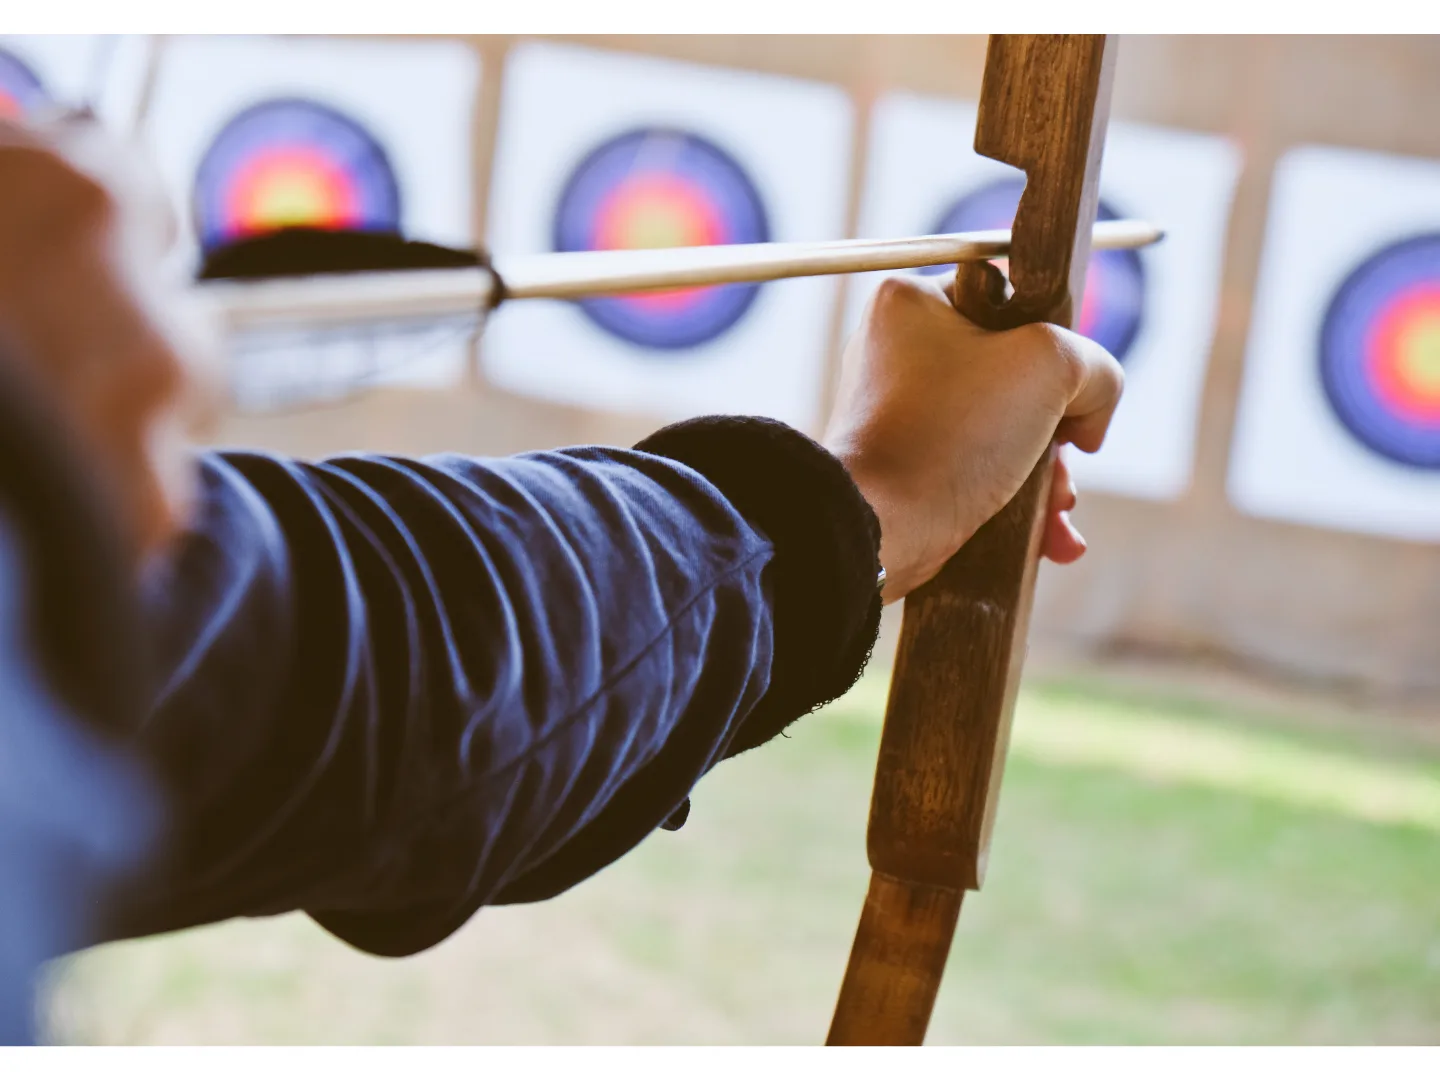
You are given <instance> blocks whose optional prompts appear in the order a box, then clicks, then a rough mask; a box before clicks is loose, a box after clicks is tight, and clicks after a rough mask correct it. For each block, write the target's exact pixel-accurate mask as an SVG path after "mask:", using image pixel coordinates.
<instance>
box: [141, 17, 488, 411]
mask: <svg viewBox="0 0 1440 1080" xmlns="http://www.w3.org/2000/svg"><path fill="white" fill-rule="evenodd" d="M478 86H479V61H478V58H477V57H476V55H475V54H474V52H473V51H472V50H470V49H469V48H468V47H466V46H465V45H463V44H461V43H459V42H454V41H433V40H432V41H418V42H417V41H352V40H326V39H316V38H308V39H294V38H263V37H182V38H177V39H174V40H172V41H170V42H169V43H168V44H167V46H166V48H165V50H164V53H163V54H162V58H161V63H160V67H159V70H158V72H157V77H156V81H155V87H154V92H153V101H152V104H151V107H150V110H149V114H148V115H147V117H146V121H145V129H144V130H145V136H146V139H147V141H148V142H149V144H150V147H151V149H152V151H153V153H154V155H155V158H156V160H157V162H158V164H159V166H160V169H161V172H162V174H163V175H164V177H165V179H166V182H167V183H168V185H169V186H170V188H171V192H172V194H173V197H174V199H175V203H176V206H177V207H178V208H179V209H180V217H181V219H182V220H181V224H182V231H183V236H182V241H181V245H180V248H181V251H180V253H179V255H178V260H179V262H180V264H181V266H180V269H182V270H183V271H184V272H187V273H193V272H194V271H195V270H197V269H198V267H199V265H200V261H201V259H202V258H203V255H204V253H205V252H206V251H208V250H210V249H212V248H214V247H215V246H217V245H219V244H223V243H225V242H227V241H230V240H235V239H239V238H242V237H245V236H253V235H256V234H259V233H264V232H266V231H270V230H274V229H277V228H282V227H285V226H294V225H303V226H309V227H315V228H346V229H365V230H376V231H386V232H399V233H401V234H403V235H404V236H406V237H407V238H411V239H417V240H427V241H431V242H433V243H438V244H445V245H448V246H451V247H472V246H473V245H474V243H475V236H474V228H473V204H474V169H473V156H474V146H473V117H474V109H475V99H476V93H477V90H478ZM360 333H361V331H359V330H357V331H356V335H357V336H356V338H355V340H354V341H353V342H352V344H351V345H350V346H344V345H342V344H341V343H338V342H337V341H335V340H333V339H327V342H326V344H325V346H324V348H323V349H321V348H318V347H316V348H301V347H296V348H295V349H294V350H293V351H292V352H291V353H290V354H289V356H288V363H281V362H279V361H278V360H277V361H276V362H274V363H267V364H264V365H258V366H254V367H252V369H251V370H249V371H246V372H236V373H235V378H236V379H242V378H243V379H245V380H246V381H247V386H249V389H247V390H246V391H245V393H244V395H242V396H244V397H246V398H247V399H248V400H254V401H260V400H265V399H267V398H269V397H274V398H275V399H276V400H280V399H286V398H288V397H289V396H290V389H293V388H290V389H287V385H286V381H287V380H293V381H294V385H295V387H300V386H305V387H311V388H313V387H314V386H315V385H316V380H317V378H319V377H320V375H321V374H322V371H321V369H323V376H324V380H326V381H327V382H328V383H329V384H330V385H332V386H338V387H343V386H344V385H346V384H347V382H348V383H350V384H353V385H354V386H373V385H406V386H429V387H436V386H447V385H451V384H454V383H455V382H457V381H459V380H460V379H461V378H463V376H464V372H465V369H466V367H467V365H468V363H469V357H470V353H471V343H470V341H469V340H468V338H466V337H465V336H463V335H459V336H456V335H452V337H454V338H455V340H453V341H452V342H451V343H450V344H449V345H448V346H447V347H444V348H430V349H426V350H420V351H417V350H416V349H415V347H414V336H413V335H412V334H410V333H406V334H404V335H401V334H398V333H397V334H382V335H379V336H377V334H376V332H373V331H369V330H367V331H365V332H364V333H365V334H366V337H365V338H364V339H363V340H362V339H361V338H360V337H359V336H358V335H359V334H360ZM267 347H269V346H267ZM271 351H272V352H274V350H273V349H271ZM322 353H323V354H324V358H323V359H322V358H321V354H322ZM275 355H277V356H278V355H279V354H278V353H276V354H275ZM241 362H243V361H242V360H237V361H236V363H237V364H238V363H241ZM262 371H263V375H261V374H260V372H262ZM250 384H254V385H250ZM261 384H264V385H261ZM307 392H308V391H307Z"/></svg>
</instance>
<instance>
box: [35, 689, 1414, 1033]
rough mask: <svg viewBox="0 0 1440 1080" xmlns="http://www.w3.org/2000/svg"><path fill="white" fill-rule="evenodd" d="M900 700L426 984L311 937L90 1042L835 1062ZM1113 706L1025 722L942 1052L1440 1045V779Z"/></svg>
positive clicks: (240, 953) (1199, 710)
mask: <svg viewBox="0 0 1440 1080" xmlns="http://www.w3.org/2000/svg"><path fill="white" fill-rule="evenodd" d="M883 691H884V687H883V683H882V682H881V681H880V680H878V679H876V680H874V681H870V682H867V683H864V684H862V686H861V687H860V688H859V689H858V690H857V691H856V692H855V693H854V694H852V695H851V696H850V697H849V698H847V699H846V700H845V701H843V702H841V703H839V704H838V705H836V706H834V707H832V708H831V709H830V710H829V711H828V712H827V713H825V714H823V715H822V716H821V717H819V718H814V719H811V720H808V721H806V722H804V723H802V724H801V725H799V726H798V727H797V728H796V729H795V732H794V737H793V738H791V739H789V740H784V741H781V742H778V743H777V744H775V745H772V746H770V747H767V748H765V749H763V750H761V751H759V752H756V753H752V754H748V755H745V756H743V757H741V758H740V759H737V760H736V761H734V762H730V763H727V764H725V765H723V766H722V767H721V768H720V769H719V770H717V771H716V773H715V774H714V775H713V776H711V777H710V778H708V779H707V780H706V781H705V783H704V784H703V785H702V786H701V788H700V789H699V791H698V792H697V795H696V797H695V800H694V810H693V812H692V813H691V816H690V821H689V823H688V824H687V825H686V827H685V828H684V829H683V830H682V831H680V832H679V833H675V834H669V833H660V834H657V835H656V836H654V837H653V838H652V839H651V840H649V841H647V842H646V843H645V844H644V845H642V847H641V848H640V849H639V850H638V851H636V852H634V853H633V854H632V855H631V856H630V857H628V858H627V859H625V860H623V861H622V862H621V863H619V864H617V865H616V866H614V867H612V868H611V869H609V870H607V871H605V872H604V873H602V874H600V875H599V876H598V877H596V878H595V879H593V880H592V881H590V882H587V883H586V884H584V885H582V886H581V887H579V888H577V889H575V890H573V891H572V892H571V893H569V894H567V895H566V896H563V897H561V898H560V899H558V900H556V901H553V902H550V903H548V904H543V905H537V906H535V907H532V908H520V909H495V910H489V911H484V912H482V913H481V914H480V915H479V916H478V917H477V918H475V919H474V920H472V921H471V923H470V925H469V926H467V927H466V928H465V929H464V930H463V931H462V932H461V933H460V934H458V935H456V936H455V937H454V938H452V939H451V940H450V941H448V942H446V943H445V944H444V945H442V946H440V947H439V948H437V949H434V950H432V951H431V952H429V953H427V954H425V955H422V956H419V957H415V958H412V959H409V960H405V961H382V960H376V959H372V958H369V957H365V956H363V955H361V954H359V953H356V952H354V951H353V950H351V949H349V948H348V947H346V946H344V945H341V944H339V943H338V942H335V941H334V940H333V939H330V938H329V937H327V936H326V935H325V934H324V933H323V932H322V931H320V930H319V929H317V928H315V927H314V926H313V925H311V924H309V923H308V922H307V921H306V920H305V919H303V918H302V917H298V916H292V917H288V918H284V919H277V920H266V921H257V922H236V923H231V924H228V925H224V926H221V927H217V928H211V929H208V930H203V931H196V932H190V933H185V934H179V935H174V936H172V937H169V938H165V939H158V940H154V941H148V942H140V943H129V944H123V945H118V946H112V947H109V948H106V949H101V950H96V951H95V952H93V953H91V954H89V955H88V956H86V957H83V958H82V959H80V960H79V961H76V962H74V963H73V964H71V965H69V966H68V967H67V968H66V969H65V970H63V971H62V972H60V973H59V975H58V978H57V983H58V989H57V990H56V992H55V994H54V997H53V1001H52V1013H53V1016H54V1018H55V1019H54V1024H53V1031H52V1037H54V1038H57V1039H61V1040H65V1041H82V1042H91V1041H94V1042H162V1043H174V1042H180V1043H191V1042H200V1043H214V1042H245V1043H249V1042H286V1043H290V1042H306V1043H309V1042H315V1043H335V1042H342V1043H350V1042H360V1043H371V1042H377V1043H380V1042H384V1043H388V1042H406V1043H411V1042H447V1043H474V1042H484V1043H540V1042H560V1043H571V1042H607V1043H696V1042H704V1043H775V1042H783V1043H814V1042H818V1041H820V1040H821V1039H822V1038H823V1037H824V1032H825V1028H826V1025H827V1022H828V1018H829V1013H830V1009H831V1006H832V1005H833V1003H834V997H835V991H836V988H837V987H838V985H839V981H840V975H841V972H842V970H843V967H844V962H845V957H846V954H847V952H848V949H849V944H850V937H851V934H852V932H853V930H854V923H855V918H856V915H857V914H858V912H859V909H860V901H861V897H862V896H863V893H864V888H865V881H866V877H867V873H868V871H867V868H866V866H865V862H864V823H865V814H866V809H867V800H868V796H869V785H870V781H871V778H872V770H873V767H874V758H875V749H876V744H877V740H878V738H879V722H878V718H879V713H880V709H881V705H882V699H883ZM1381 747H1382V744H1381V743H1379V742H1374V743H1371V742H1370V741H1368V740H1364V739H1356V738H1353V737H1351V738H1344V739H1341V738H1339V737H1337V736H1322V735H1319V734H1310V733H1305V734H1301V733H1297V730H1296V725H1295V724H1294V723H1293V722H1287V723H1275V722H1271V721H1269V720H1267V719H1266V718H1265V717H1261V716H1251V715H1241V714H1237V713H1235V712H1234V711H1229V710H1220V709H1218V708H1215V707H1206V706H1199V705H1195V704H1191V703H1187V702H1185V701H1176V700H1169V699H1165V698H1160V697H1155V696H1149V697H1147V696H1137V695H1136V694H1134V693H1133V692H1132V693H1130V694H1124V695H1122V694H1118V693H1117V692H1115V691H1107V690H1100V689H1097V688H1096V687H1094V686H1090V685H1084V684H1062V685H1044V686H1039V687H1031V688H1030V689H1029V690H1028V691H1027V692H1026V693H1025V694H1024V696H1023V698H1022V704H1021V709H1020V714H1019V719H1018V721H1017V725H1016V734H1015V741H1014V746H1013V748H1012V755H1011V760H1010V766H1009V770H1008V772H1007V774H1006V781H1005V791H1004V797H1003V799H1002V800H1001V811H1000V818H999V823H998V827H997V834H996V839H995V845H994V854H993V857H992V861H991V868H990V875H989V879H988V881H987V882H986V886H985V889H984V891H983V892H981V893H979V894H977V895H972V896H971V897H969V898H968V899H967V901H966V905H965V911H964V913H963V915H962V917H961V928H960V932H959V935H958V937H957V939H956V944H955V948H954V951H953V953H952V956H951V963H950V970H949V974H948V976H947V979H946V983H945V987H944V989H943V991H942V993H941V998H940V1002H939V1004H938V1006H937V1012H936V1017H935V1021H934V1023H933V1025H932V1028H931V1035H930V1041H931V1042H934V1043H948V1042H1002V1043H1011V1042H1025V1043H1035V1042H1041V1043H1071V1042H1075V1043H1081V1042H1083V1043H1093V1042H1122V1043H1127V1042H1141V1043H1167V1042H1184V1043H1255V1042H1261V1043H1271V1042H1276V1043H1292V1042H1294V1043H1372V1042H1418V1043H1435V1042H1437V1041H1440V752H1437V751H1436V750H1434V749H1430V750H1424V749H1422V748H1421V747H1419V746H1415V747H1410V748H1409V749H1408V750H1397V749H1396V748H1395V747H1394V746H1393V745H1389V744H1385V745H1384V748H1383V749H1382V748H1381Z"/></svg>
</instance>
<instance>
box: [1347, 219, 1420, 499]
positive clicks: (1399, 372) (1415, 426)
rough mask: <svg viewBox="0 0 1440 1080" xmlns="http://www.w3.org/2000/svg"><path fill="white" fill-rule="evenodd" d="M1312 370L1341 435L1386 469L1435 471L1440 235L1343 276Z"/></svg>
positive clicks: (1386, 251)
mask: <svg viewBox="0 0 1440 1080" xmlns="http://www.w3.org/2000/svg"><path fill="white" fill-rule="evenodd" d="M1319 361H1320V378H1321V383H1322V385H1323V386H1324V389H1325V396H1326V398H1327V399H1328V401H1329V403H1330V407H1331V409H1332V410H1333V411H1334V413H1335V415H1336V417H1337V418H1338V419H1339V420H1340V422H1341V424H1342V425H1343V426H1344V427H1345V430H1346V431H1348V432H1349V433H1350V434H1351V435H1353V436H1354V437H1355V438H1356V439H1357V440H1359V441H1360V442H1361V443H1362V444H1363V445H1365V446H1366V447H1368V448H1369V449H1370V450H1372V451H1374V452H1375V453H1377V454H1379V455H1381V456H1382V457H1384V458H1386V459H1388V460H1390V461H1392V462H1395V463H1397V464H1400V465H1406V466H1410V467H1412V468H1417V469H1425V470H1440V234H1433V233H1432V234H1427V235H1421V236H1413V237H1410V238H1407V239H1405V240H1401V241H1399V242H1397V243H1393V244H1390V245H1387V246H1386V247H1384V248H1382V249H1380V250H1379V251H1377V252H1376V253H1375V254H1373V255H1371V256H1370V257H1369V258H1367V259H1366V260H1365V261H1364V262H1363V263H1361V264H1360V265H1359V266H1358V267H1356V268H1355V269H1354V270H1353V271H1351V273H1350V274H1349V275H1348V276H1347V277H1346V278H1345V280H1344V281H1343V282H1342V283H1341V284H1340V287H1339V288H1338V289H1337V290H1336V291H1335V294H1334V296H1333V297H1332V298H1331V300H1330V304H1329V306H1328V307H1327V309H1326V311H1325V318H1324V321H1323V322H1322V323H1321V327H1320V341H1319Z"/></svg>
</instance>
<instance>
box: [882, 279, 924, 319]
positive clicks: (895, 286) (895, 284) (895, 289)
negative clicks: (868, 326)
mask: <svg viewBox="0 0 1440 1080" xmlns="http://www.w3.org/2000/svg"><path fill="white" fill-rule="evenodd" d="M917 294H918V289H917V288H916V286H915V283H914V282H912V281H910V280H909V279H908V278H905V277H901V276H900V275H898V274H892V275H891V276H890V277H887V278H883V279H882V280H881V282H880V286H879V288H877V289H876V290H875V306H876V308H877V309H882V310H883V309H886V308H891V307H895V306H897V305H899V304H904V303H908V302H910V301H913V300H914V299H915V297H916V296H917Z"/></svg>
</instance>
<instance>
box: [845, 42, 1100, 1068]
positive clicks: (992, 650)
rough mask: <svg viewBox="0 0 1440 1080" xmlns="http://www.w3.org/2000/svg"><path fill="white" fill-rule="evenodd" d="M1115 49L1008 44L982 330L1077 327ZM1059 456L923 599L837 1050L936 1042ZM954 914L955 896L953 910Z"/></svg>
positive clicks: (997, 115)
mask: <svg viewBox="0 0 1440 1080" xmlns="http://www.w3.org/2000/svg"><path fill="white" fill-rule="evenodd" d="M1114 51H1115V50H1114V44H1113V41H1112V40H1110V39H1107V38H1106V37H1104V36H1092V35H1086V36H1058V35H1055V36H1052V35H1015V36H1008V35H997V36H995V37H992V38H991V39H990V45H989V49H988V51H987V55H986V66H985V77H984V82H983V88H982V92H981V100H980V111H979V118H978V120H977V125H976V134H975V148H976V150H978V151H979V152H981V153H983V154H985V155H987V156H989V157H993V158H996V159H997V160H1000V161H1004V162H1007V163H1008V164H1011V165H1015V166H1017V167H1019V168H1022V169H1024V170H1025V172H1026V176H1027V185H1026V189H1025V193H1024V195H1023V196H1022V198H1021V201H1020V208H1019V210H1018V212H1017V214H1016V218H1015V225H1014V228H1013V231H1012V232H1013V235H1012V241H1011V261H1010V277H1011V285H1012V286H1013V295H1011V296H1010V297H1008V298H1007V297H1006V294H1005V281H1004V278H1003V277H1002V276H1001V275H1000V273H999V271H998V270H997V269H996V268H995V267H994V266H992V265H990V264H988V263H981V264H964V265H962V266H961V268H960V270H959V273H958V274H957V277H956V280H955V285H954V288H953V296H954V299H955V301H956V306H957V307H958V308H959V309H960V310H961V311H962V312H963V313H964V314H965V315H966V316H967V317H968V318H970V319H971V320H972V321H974V322H976V323H979V324H980V325H982V326H985V327H987V328H990V329H995V330H1001V329H1008V328H1011V327H1015V326H1019V325H1022V324H1025V323H1030V322H1039V321H1045V322H1056V323H1062V324H1065V325H1069V323H1070V321H1071V314H1072V311H1073V310H1074V304H1073V302H1072V301H1073V300H1078V298H1079V296H1080V290H1081V287H1082V286H1083V283H1084V274H1085V266H1086V261H1087V260H1088V258H1089V253H1090V230H1091V226H1092V224H1093V222H1094V219H1095V211H1096V203H1097V198H1098V179H1099V172H1100V153H1101V150H1102V148H1103V143H1104V133H1105V125H1106V120H1107V118H1108V110H1109V86H1110V80H1111V76H1112V74H1113V67H1114ZM1054 454H1055V449H1054V447H1053V446H1051V447H1050V448H1049V449H1047V451H1046V453H1045V454H1044V455H1043V457H1042V459H1041V460H1040V461H1039V462H1038V463H1037V464H1036V466H1035V468H1034V470H1033V471H1032V472H1031V474H1030V477H1029V478H1028V479H1027V480H1026V482H1025V484H1024V485H1023V486H1022V487H1021V489H1020V491H1019V493H1018V494H1017V495H1016V496H1015V498H1014V499H1013V500H1011V502H1010V503H1009V504H1008V505H1007V506H1006V507H1005V508H1004V509H1003V510H1001V511H1000V513H999V514H997V515H996V516H995V517H993V518H992V519H991V520H990V521H988V522H987V523H986V524H985V525H984V526H983V527H982V528H981V529H980V530H979V531H978V532H977V533H976V534H975V536H974V537H972V538H971V540H970V541H969V542H968V543H967V544H966V545H965V546H964V547H963V548H962V549H961V550H960V551H959V553H957V554H956V556H955V557H954V558H953V559H951V560H950V562H949V563H947V564H946V566H945V568H944V569H943V570H942V571H941V572H940V574H939V575H938V576H937V577H935V578H934V579H933V580H932V581H930V582H928V583H927V584H925V585H924V586H922V587H921V588H920V589H917V590H916V591H915V592H913V593H912V594H910V596H908V597H907V598H906V600H905V615H904V622H903V623H902V626H901V631H900V643H899V647H898V650H897V653H896V659H895V669H894V674H893V676H892V681H891V686H890V699H889V703H888V705H887V707H886V712H885V730H884V734H883V735H882V738H881V745H880V757H879V762H878V764H877V768H876V775H875V791H874V795H873V798H872V801H871V807H870V827H869V834H868V839H867V847H868V852H869V857H870V866H871V868H872V870H873V871H874V873H873V876H872V878H871V885H870V893H869V895H868V896H867V898H866V904H865V909H864V912H863V913H862V915H861V919H860V925H859V928H858V929H857V931H856V935H855V943H854V946H853V948H852V950H851V953H850V963H849V966H848V968H847V969H846V973H845V979H844V982H843V983H842V985H841V990H840V998H839V1002H838V1004H837V1006H836V1011H835V1017H834V1020H833V1021H832V1023H831V1029H830V1035H829V1038H828V1040H827V1041H828V1042H830V1043H832V1044H857V1043H859V1044H894V1045H903V1044H918V1043H920V1042H923V1041H924V1036H925V1030H926V1027H927V1025H928V1023H929V1017H930V1011H931V1008H932V1006H933V1004H934V1000H935V996H936V994H937V993H938V992H939V988H940V980H941V977H942V975H943V972H944V966H945V957H946V956H947V955H948V953H949V948H950V940H951V936H952V933H953V925H952V926H951V930H950V932H945V933H941V932H940V922H941V917H940V912H942V911H947V912H948V911H951V910H952V909H953V912H954V914H955V915H956V916H958V913H959V908H960V897H961V896H963V894H964V891H965V890H966V889H978V888H979V887H980V885H981V883H982V882H983V881H984V877H985V865H986V861H987V854H988V851H989V844H990V835H991V831H992V829H993V825H994V819H995V808H996V804H997V800H998V796H999V788H1000V777H1001V774H1002V772H1003V769H1004V758H1005V751H1006V748H1007V745H1008V741H1009V734H1010V720H1011V716H1012V713H1013V711H1014V704H1015V693H1016V690H1017V688H1018V686H1019V681H1020V671H1021V666H1022V663H1023V659H1024V654H1025V638H1026V630H1027V626H1028V622H1029V616H1030V609H1031V605H1032V602H1033V599H1034V592H1035V573H1036V569H1037V564H1038V557H1039V546H1040V537H1041V531H1042V526H1043V523H1044V515H1043V510H1044V508H1045V506H1046V503H1047V500H1048V496H1049V483H1050V475H1051V470H1052V464H1053V460H1054ZM952 897H953V901H951V900H949V899H946V898H952Z"/></svg>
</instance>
